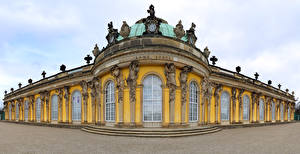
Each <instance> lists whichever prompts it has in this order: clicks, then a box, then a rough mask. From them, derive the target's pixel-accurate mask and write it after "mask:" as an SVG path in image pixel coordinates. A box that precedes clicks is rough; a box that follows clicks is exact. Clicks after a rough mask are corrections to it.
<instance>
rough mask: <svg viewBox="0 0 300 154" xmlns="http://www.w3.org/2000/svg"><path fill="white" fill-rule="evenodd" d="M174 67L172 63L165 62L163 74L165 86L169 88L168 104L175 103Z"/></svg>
mask: <svg viewBox="0 0 300 154" xmlns="http://www.w3.org/2000/svg"><path fill="white" fill-rule="evenodd" d="M175 71H176V67H175V65H174V64H173V63H166V64H165V76H166V79H167V87H168V88H170V102H169V103H170V104H172V103H175V90H176V87H177V86H176V78H175V76H176V74H175V73H176V72H175Z"/></svg>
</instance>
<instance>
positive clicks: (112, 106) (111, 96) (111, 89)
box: [104, 81, 116, 122]
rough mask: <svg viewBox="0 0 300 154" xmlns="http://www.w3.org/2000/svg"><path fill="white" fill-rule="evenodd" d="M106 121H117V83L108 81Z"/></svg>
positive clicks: (106, 88)
mask: <svg viewBox="0 0 300 154" xmlns="http://www.w3.org/2000/svg"><path fill="white" fill-rule="evenodd" d="M104 100H105V121H107V122H115V121H116V101H115V83H114V82H113V81H108V82H107V84H106V86H105V99H104Z"/></svg>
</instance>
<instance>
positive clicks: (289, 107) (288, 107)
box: [288, 106, 291, 120]
mask: <svg viewBox="0 0 300 154" xmlns="http://www.w3.org/2000/svg"><path fill="white" fill-rule="evenodd" d="M290 114H291V113H290V107H289V106H288V120H290V116H291V115H290Z"/></svg>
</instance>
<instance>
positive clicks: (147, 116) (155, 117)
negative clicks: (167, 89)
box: [143, 75, 162, 121]
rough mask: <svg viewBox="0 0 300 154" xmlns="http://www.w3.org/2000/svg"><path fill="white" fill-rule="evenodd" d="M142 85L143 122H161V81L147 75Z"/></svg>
mask: <svg viewBox="0 0 300 154" xmlns="http://www.w3.org/2000/svg"><path fill="white" fill-rule="evenodd" d="M143 85H144V87H143V117H144V118H143V119H144V121H161V120H162V88H161V81H160V79H159V78H158V77H157V76H155V75H149V76H147V77H146V78H145V79H144V81H143Z"/></svg>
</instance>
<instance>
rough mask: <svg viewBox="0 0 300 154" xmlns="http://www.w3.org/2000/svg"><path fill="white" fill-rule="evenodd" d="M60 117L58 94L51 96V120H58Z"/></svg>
mask: <svg viewBox="0 0 300 154" xmlns="http://www.w3.org/2000/svg"><path fill="white" fill-rule="evenodd" d="M57 118H58V96H57V95H56V94H54V95H52V97H51V120H54V121H56V120H57Z"/></svg>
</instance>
